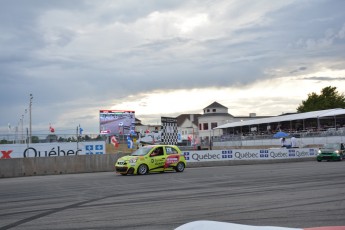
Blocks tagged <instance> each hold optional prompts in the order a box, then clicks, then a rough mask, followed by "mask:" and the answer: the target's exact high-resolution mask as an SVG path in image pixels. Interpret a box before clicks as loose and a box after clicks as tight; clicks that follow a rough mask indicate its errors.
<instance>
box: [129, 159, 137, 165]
mask: <svg viewBox="0 0 345 230" xmlns="http://www.w3.org/2000/svg"><path fill="white" fill-rule="evenodd" d="M137 160H138V158H133V159H130V160H129V163H130V164H133V163H136V162H137Z"/></svg>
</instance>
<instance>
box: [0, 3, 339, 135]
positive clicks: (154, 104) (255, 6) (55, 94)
mask: <svg viewBox="0 0 345 230" xmlns="http://www.w3.org/2000/svg"><path fill="white" fill-rule="evenodd" d="M344 9H345V1H343V0H277V1H272V0H256V1H254V0H198V1H197V0H164V1H162V0H145V1H142V0H112V1H107V0H98V1H93V0H73V1H71V0H50V1H46V0H1V1H0V76H1V78H0V79H1V82H0V96H1V100H0V103H1V104H0V105H1V107H0V108H1V109H0V134H4V133H5V134H6V133H8V132H9V130H8V124H10V126H11V130H10V132H14V131H13V130H14V129H15V126H20V124H21V122H20V119H21V118H22V117H23V118H24V119H23V125H24V127H28V123H29V114H28V112H25V111H26V110H27V109H28V108H29V101H30V96H29V95H30V94H33V99H32V129H33V132H37V133H48V127H49V124H51V125H52V126H53V127H54V128H55V129H56V132H57V133H59V132H65V133H66V132H69V131H70V132H71V133H74V130H75V127H76V126H78V125H79V124H80V125H81V126H82V127H83V129H84V133H94V134H95V133H98V132H99V110H100V109H118V110H134V111H135V113H136V117H137V118H138V119H140V120H142V122H143V123H144V124H160V117H161V116H168V117H170V116H171V117H176V116H178V115H180V114H184V113H202V112H203V111H202V109H203V108H205V107H207V106H208V105H209V104H211V103H213V102H214V101H217V102H219V103H220V104H222V105H224V106H226V107H228V108H229V113H230V114H232V115H233V116H248V115H249V113H256V114H257V115H258V116H264V115H280V114H282V113H287V112H295V111H296V108H297V107H298V105H299V104H301V102H302V100H305V99H307V97H308V94H309V93H312V92H315V93H318V94H319V93H320V91H321V89H322V88H324V87H326V86H335V87H337V90H338V92H339V93H344V92H345V13H344ZM22 115H23V116H22Z"/></svg>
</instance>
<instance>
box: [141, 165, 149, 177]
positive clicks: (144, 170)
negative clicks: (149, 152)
mask: <svg viewBox="0 0 345 230" xmlns="http://www.w3.org/2000/svg"><path fill="white" fill-rule="evenodd" d="M148 171H149V169H148V167H147V165H145V164H142V165H139V167H138V174H139V175H144V174H146V173H147V172H148Z"/></svg>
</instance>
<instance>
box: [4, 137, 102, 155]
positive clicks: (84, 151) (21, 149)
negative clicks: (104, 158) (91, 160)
mask: <svg viewBox="0 0 345 230" xmlns="http://www.w3.org/2000/svg"><path fill="white" fill-rule="evenodd" d="M105 153H106V152H105V141H90V142H51V143H34V144H30V145H29V146H28V145H26V144H6V145H0V159H11V158H27V157H58V156H77V155H92V154H105Z"/></svg>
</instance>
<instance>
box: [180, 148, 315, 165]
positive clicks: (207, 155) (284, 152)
mask: <svg viewBox="0 0 345 230" xmlns="http://www.w3.org/2000/svg"><path fill="white" fill-rule="evenodd" d="M317 152H318V149H315V148H291V149H286V148H279V149H228V150H210V151H207V150H204V151H183V154H184V156H185V158H186V161H187V162H206V161H226V160H270V159H271V160H272V159H291V158H303V157H304V158H305V157H316V155H317Z"/></svg>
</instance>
